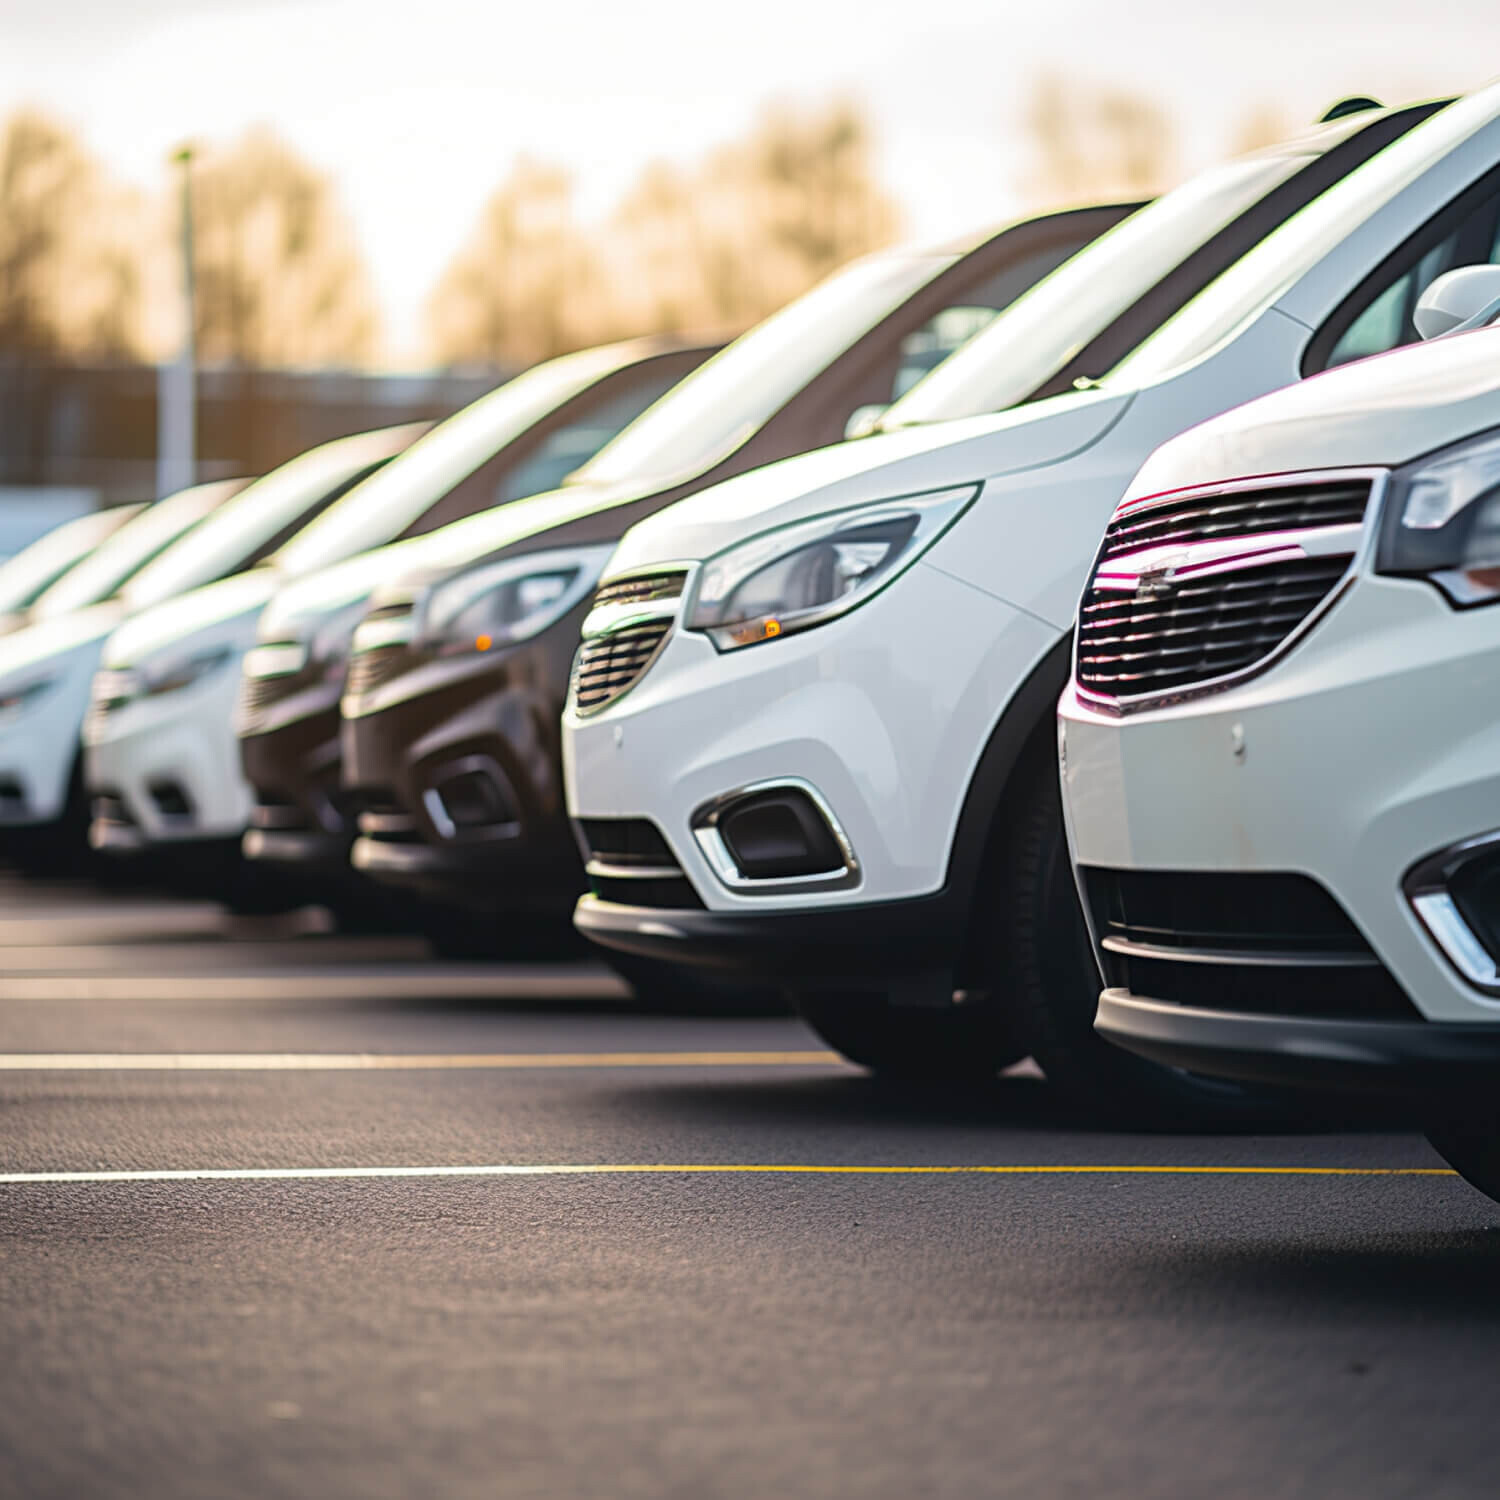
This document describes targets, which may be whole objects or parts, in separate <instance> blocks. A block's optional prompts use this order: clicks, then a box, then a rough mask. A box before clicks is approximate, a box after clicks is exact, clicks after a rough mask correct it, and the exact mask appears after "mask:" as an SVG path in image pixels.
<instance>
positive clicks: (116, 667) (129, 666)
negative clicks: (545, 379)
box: [28, 423, 426, 863]
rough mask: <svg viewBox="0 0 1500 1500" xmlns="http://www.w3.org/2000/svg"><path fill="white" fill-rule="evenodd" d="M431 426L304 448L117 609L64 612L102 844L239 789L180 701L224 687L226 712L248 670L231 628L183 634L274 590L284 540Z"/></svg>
mask: <svg viewBox="0 0 1500 1500" xmlns="http://www.w3.org/2000/svg"><path fill="white" fill-rule="evenodd" d="M424 431H426V424H425V423H416V424H411V425H406V426H400V427H387V428H382V429H380V430H379V431H375V432H366V433H360V434H357V435H355V436H353V437H345V438H339V439H337V440H336V441H334V442H331V443H324V444H322V445H321V446H319V447H317V448H313V449H310V450H309V451H308V452H306V453H303V454H300V455H299V456H298V457H296V458H294V459H292V460H291V461H290V462H289V463H285V464H283V465H281V467H280V468H278V469H273V470H272V471H271V473H269V474H267V475H265V476H264V478H261V479H258V480H256V482H255V483H254V484H251V485H249V486H247V487H246V488H244V489H243V490H241V491H240V493H239V494H237V495H235V496H234V497H233V498H232V499H229V500H226V501H224V502H223V503H221V504H220V505H219V506H218V507H217V508H216V509H215V510H214V512H213V514H212V515H211V516H209V517H207V518H206V519H205V520H203V521H201V522H200V523H199V524H198V525H196V526H194V527H192V529H191V530H189V531H188V532H187V533H186V535H184V536H182V537H180V538H179V539H178V540H177V541H175V542H173V543H172V545H171V546H169V547H167V548H166V549H165V550H164V551H163V552H161V553H160V554H159V555H158V556H156V557H155V558H153V559H152V560H151V561H150V562H148V563H147V564H146V565H145V566H144V567H143V568H141V569H140V571H139V572H137V573H136V574H135V575H134V577H132V578H131V579H130V580H129V582H128V583H126V584H125V585H124V587H123V588H121V589H120V590H119V592H118V595H117V596H116V598H115V600H114V601H113V602H112V604H111V606H110V608H109V609H108V610H107V611H104V612H102V613H99V614H98V615H97V616H90V618H89V619H88V620H87V621H85V620H84V618H83V615H84V613H87V612H79V613H74V614H71V615H68V616H65V617H64V618H63V619H60V620H59V621H58V622H57V626H56V629H57V631H58V632H59V634H60V636H63V637H65V638H66V639H68V640H69V641H72V642H73V644H74V646H78V645H79V644H80V643H81V642H86V649H85V650H83V651H82V653H81V654H80V655H79V657H78V659H77V661H76V662H75V663H74V667H73V673H74V674H75V675H73V676H70V692H69V694H68V702H69V715H68V717H67V720H66V723H63V722H61V721H60V722H59V724H58V726H57V732H58V734H67V735H69V736H70V737H71V742H70V743H69V744H68V747H67V756H66V759H67V760H71V758H72V744H74V743H76V742H77V739H78V734H79V724H80V721H82V725H83V742H84V758H83V773H84V774H83V783H84V785H85V787H86V791H87V795H88V797H89V798H90V799H91V801H92V809H91V811H92V820H91V822H90V824H89V836H90V840H91V842H92V843H93V846H94V847H95V848H96V849H99V850H103V851H105V852H107V853H112V854H122V853H134V852H138V851H139V850H140V849H141V848H142V847H143V845H144V844H145V842H146V841H147V838H148V836H149V835H150V833H151V832H153V831H158V830H159V831H161V832H163V833H166V832H168V831H169V830H174V829H182V830H183V832H184V834H185V835H188V834H190V833H191V830H192V829H193V828H194V827H195V826H196V825H197V820H198V816H199V812H200V809H208V808H212V807H213V806H214V804H215V800H216V799H222V798H224V797H226V796H231V795H233V789H234V787H235V786H236V785H237V782H238V777H237V775H235V774H232V773H234V772H236V771H237V767H234V766H232V765H231V766H229V767H227V768H226V767H225V766H224V765H223V761H224V760H225V759H226V758H227V757H225V756H222V755H221V756H220V757H219V759H218V761H215V759H214V755H213V749H214V745H215V741H214V737H213V736H212V735H211V734H210V735H208V736H206V737H205V738H204V739H203V740H201V741H200V740H197V739H195V738H194V737H193V736H192V734H191V732H188V733H187V734H182V733H179V732H177V730H176V727H175V726H176V721H177V719H178V713H177V711H176V709H175V707H174V703H175V702H180V701H182V700H183V699H189V698H191V699H195V700H201V699H204V698H208V699H213V698H214V697H215V696H216V695H217V696H220V697H223V698H224V699H225V700H226V701H225V702H224V703H223V706H222V708H221V709H220V710H219V713H220V717H221V718H222V720H223V722H224V723H225V724H227V723H228V719H229V711H230V708H231V706H232V703H233V693H234V688H235V686H236V685H237V681H238V679H237V677H236V676H235V674H233V673H231V672H230V671H229V670H228V667H229V662H230V655H231V653H230V651H229V649H228V647H227V645H226V643H225V642H222V641H214V640H204V641H200V642H197V643H195V644H194V645H193V647H192V649H189V650H183V649H180V644H179V643H180V642H181V641H182V639H183V638H184V637H185V636H189V635H191V634H192V633H193V632H194V631H196V630H198V629H201V628H204V627H207V626H208V625H210V624H211V623H212V622H213V621H215V620H232V619H233V618H234V617H235V615H236V614H237V613H239V612H241V611H243V610H244V609H246V608H249V607H251V604H252V601H254V600H256V599H259V600H260V601H261V602H262V603H263V602H264V601H265V599H266V598H267V597H268V596H269V595H270V593H271V592H272V591H273V590H274V588H275V586H276V579H277V577H278V572H277V565H278V562H279V561H280V559H281V558H282V556H283V551H284V549H285V547H286V544H287V543H288V542H289V541H291V540H292V538H293V537H294V536H295V535H296V534H297V533H298V532H299V531H300V530H301V529H302V528H303V527H304V526H305V525H306V524H307V522H308V521H309V520H310V519H311V518H312V517H313V516H316V515H318V514H320V513H322V512H324V511H329V510H330V508H336V504H337V502H338V500H339V499H340V497H342V496H343V495H344V494H345V493H346V492H347V491H348V490H349V489H350V488H352V487H353V486H355V485H357V484H358V483H359V482H360V480H362V479H364V478H366V477H367V476H368V475H370V474H371V473H373V472H374V471H375V470H376V469H378V468H379V466H380V465H381V464H384V463H386V462H387V461H388V460H390V459H391V458H393V457H394V456H395V455H396V454H397V453H400V452H401V451H402V450H403V449H405V448H406V447H408V446H409V445H410V444H411V443H412V442H413V441H414V440H415V439H416V438H417V437H419V436H420V435H421V434H422V433H423V432H424ZM214 580H217V581H216V582H215V581H214ZM106 637H107V640H106ZM96 665H100V666H101V670H99V671H98V672H94V671H93V668H94V667H95V666H96ZM86 674H92V680H91V681H90V680H89V677H88V676H87V675H86ZM226 679H227V681H228V691H227V692H226V691H225V682H226ZM85 709H87V712H86V713H85ZM75 711H76V716H75ZM232 747H233V742H232V740H231V749H232ZM28 753H29V754H32V755H34V756H35V755H38V754H40V756H41V757H42V759H43V761H44V763H46V764H55V762H56V760H57V759H58V758H60V757H61V755H62V751H61V747H60V746H59V745H58V744H56V743H52V744H49V746H48V747H47V748H46V749H45V750H42V751H40V752H38V751H37V750H35V749H33V750H32V751H29V752H28ZM162 767H169V768H170V769H166V770H163V769H161V768H162ZM226 773H231V774H226ZM210 863H212V861H210Z"/></svg>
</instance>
